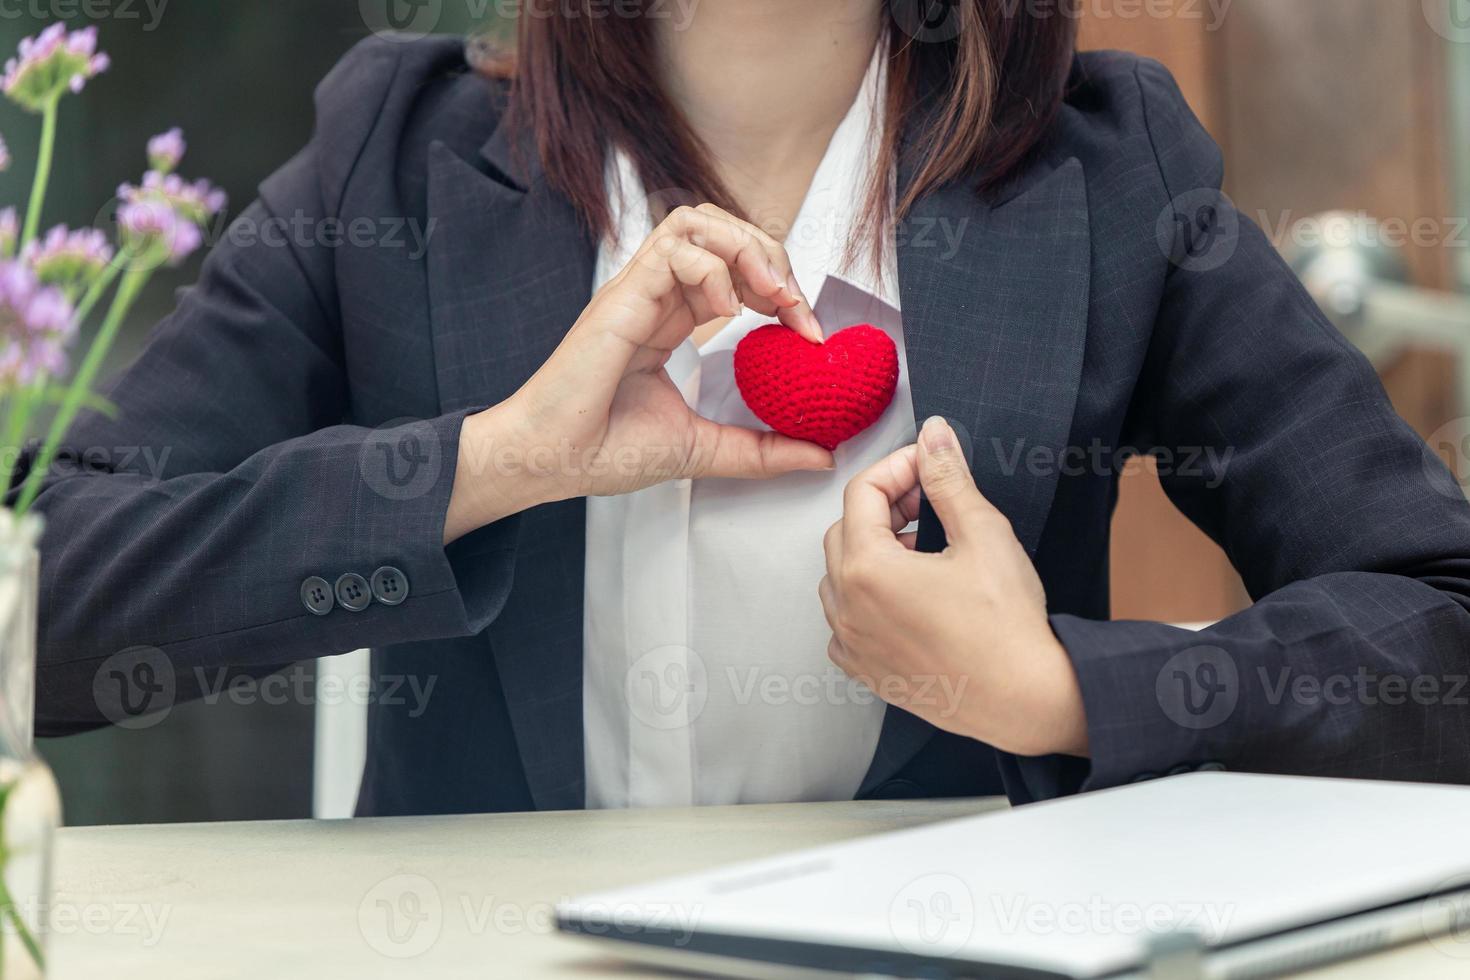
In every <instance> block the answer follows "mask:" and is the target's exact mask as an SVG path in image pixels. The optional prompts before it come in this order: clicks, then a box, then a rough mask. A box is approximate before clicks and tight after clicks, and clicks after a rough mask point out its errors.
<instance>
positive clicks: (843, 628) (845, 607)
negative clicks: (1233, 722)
mask: <svg viewBox="0 0 1470 980" xmlns="http://www.w3.org/2000/svg"><path fill="white" fill-rule="evenodd" d="M920 488H922V490H923V493H924V494H925V495H926V496H927V497H928V498H929V502H930V504H931V505H932V506H933V508H934V512H935V513H936V514H937V515H938V516H939V519H940V521H941V522H942V523H943V524H944V529H945V533H946V535H947V537H948V539H949V547H947V548H946V549H945V550H944V551H943V552H942V553H941V554H937V555H931V554H922V553H919V552H916V551H914V550H913V549H914V541H913V536H912V535H911V534H909V535H900V534H899V533H898V532H899V531H901V530H902V528H903V527H904V526H905V525H907V524H908V523H909V522H910V521H912V520H914V519H915V518H916V517H917V516H918V511H919V493H920ZM825 544H826V550H827V576H826V578H824V579H822V583H821V586H820V588H819V592H820V594H821V598H822V608H823V610H824V611H825V612H826V615H827V622H828V623H829V624H831V626H832V633H833V636H832V641H831V644H830V645H829V647H828V655H829V656H830V657H831V659H832V662H833V663H835V664H837V666H839V667H841V668H842V669H843V670H844V671H846V672H847V674H848V675H850V676H851V677H853V678H856V679H858V680H860V681H862V682H863V683H865V684H866V685H867V686H868V687H869V688H870V689H871V690H872V691H873V693H875V694H877V695H878V696H879V697H881V698H883V699H884V700H885V701H888V702H889V703H891V704H895V705H897V706H898V707H900V708H904V709H906V710H908V711H910V712H912V713H913V714H916V715H918V716H919V717H920V718H923V719H924V720H925V721H927V722H929V723H930V724H932V725H934V726H936V727H938V728H942V729H944V730H946V731H950V732H954V733H956V734H959V735H965V736H968V737H970V738H976V739H980V740H981V741H983V742H988V743H989V744H991V745H994V746H995V747H996V748H999V749H1001V750H1003V751H1006V752H1013V753H1015V754H1017V755H1025V756H1038V755H1048V754H1051V753H1054V752H1060V753H1065V754H1068V755H1076V756H1085V755H1086V754H1087V719H1086V715H1085V713H1084V710H1083V705H1082V695H1081V692H1080V691H1079V689H1078V686H1077V677H1076V674H1075V673H1074V671H1073V669H1072V665H1071V662H1070V660H1069V659H1068V657H1067V653H1066V651H1065V650H1064V649H1063V648H1062V645H1061V643H1060V642H1058V640H1057V638H1056V636H1055V635H1054V634H1053V633H1052V631H1051V626H1050V625H1049V623H1048V621H1047V615H1046V594H1045V592H1044V591H1043V590H1042V586H1041V579H1040V578H1038V577H1037V575H1036V569H1035V568H1034V567H1033V566H1032V564H1031V560H1030V559H1029V558H1028V557H1027V555H1026V551H1025V549H1024V548H1022V547H1021V543H1020V542H1019V541H1017V540H1016V536H1015V534H1014V533H1012V531H1011V525H1010V522H1009V521H1007V520H1006V518H1005V516H1004V515H1003V514H1001V512H1000V511H998V510H996V509H995V507H994V506H992V505H991V503H990V502H989V501H988V500H986V499H985V498H984V497H983V496H981V494H980V491H979V489H978V488H977V487H976V486H975V481H974V479H973V478H972V477H971V475H970V471H969V467H968V466H966V464H965V457H964V453H963V452H962V451H961V449H960V446H959V441H958V440H957V439H956V438H955V434H954V430H953V429H951V428H950V427H949V425H948V424H947V423H946V422H945V421H944V420H943V419H930V420H929V422H927V423H926V424H925V425H924V429H923V431H922V432H921V433H920V436H919V445H917V446H909V447H907V448H905V449H903V450H900V451H899V452H897V453H895V454H894V455H892V456H890V457H888V458H887V459H885V460H883V461H882V462H880V463H878V464H877V465H875V466H873V467H871V468H870V469H868V470H866V471H864V472H863V473H862V474H860V475H859V476H857V477H856V478H855V479H853V481H852V482H851V483H849V484H848V486H847V492H846V495H845V497H844V500H843V516H842V520H840V521H838V522H837V523H836V524H834V525H833V526H832V528H831V530H829V531H828V532H827V538H826V542H825Z"/></svg>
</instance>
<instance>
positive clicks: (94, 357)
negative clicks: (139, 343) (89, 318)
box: [15, 262, 153, 517]
mask: <svg viewBox="0 0 1470 980" xmlns="http://www.w3.org/2000/svg"><path fill="white" fill-rule="evenodd" d="M152 274H153V265H152V263H148V262H143V263H141V264H140V265H138V266H135V267H134V268H131V269H129V270H128V271H127V273H126V274H125V275H124V276H123V277H122V282H121V283H120V284H119V285H118V287H117V293H116V294H115V295H114V296H113V297H112V307H111V308H110V309H109V310H108V311H107V318H106V319H104V320H103V321H102V326H101V327H100V328H99V329H98V331H97V337H96V339H94V340H93V341H92V346H91V347H90V348H89V349H88V350H87V356H86V359H85V360H83V361H82V366H81V367H80V368H78V369H77V374H76V377H75V378H73V379H72V381H71V387H69V388H67V390H66V396H65V397H64V398H63V399H62V401H61V407H60V408H59V409H57V410H56V417H55V418H54V419H52V420H51V428H50V429H48V430H47V432H46V441H45V442H44V443H43V444H42V445H41V452H40V454H39V455H38V456H37V457H36V461H35V463H34V464H32V466H31V471H30V473H28V474H26V482H25V485H24V486H23V487H22V488H21V492H20V498H19V499H18V500H17V501H16V502H15V514H16V516H17V517H19V516H20V515H22V514H24V513H25V512H26V511H27V510H29V509H30V506H31V504H33V503H35V500H36V497H37V495H38V494H40V492H41V482H42V481H43V480H45V479H46V473H47V471H48V470H50V469H51V463H52V461H53V460H54V459H55V458H56V451H57V449H58V448H60V446H61V440H62V439H63V438H64V437H65V436H66V431H67V429H69V428H71V424H72V422H73V421H74V420H75V419H76V417H77V412H78V411H80V410H81V407H82V404H83V403H84V402H85V401H86V400H87V396H88V395H89V394H90V393H91V391H92V383H93V382H94V381H96V379H97V372H98V371H99V370H101V368H102V362H103V361H104V360H105V359H106V358H107V352H108V351H109V350H110V349H111V348H112V342H113V341H114V340H116V339H117V332H118V329H119V328H120V327H121V326H122V324H123V321H124V320H125V319H127V315H128V311H129V310H130V309H132V306H133V302H134V301H135V300H136V299H137V298H138V294H139V293H140V292H142V290H143V286H144V285H145V284H146V283H147V282H148V278H149V277H150V276H151V275H152Z"/></svg>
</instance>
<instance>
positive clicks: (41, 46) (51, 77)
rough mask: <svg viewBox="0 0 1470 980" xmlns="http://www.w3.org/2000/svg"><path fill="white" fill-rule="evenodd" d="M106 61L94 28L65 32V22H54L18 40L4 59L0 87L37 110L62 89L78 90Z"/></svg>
mask: <svg viewBox="0 0 1470 980" xmlns="http://www.w3.org/2000/svg"><path fill="white" fill-rule="evenodd" d="M110 64H111V59H109V58H108V57H107V55H105V54H103V53H101V52H99V51H98V50H97V28H95V27H84V28H83V29H81V30H79V31H73V32H71V33H70V34H68V33H67V31H66V25H65V24H61V23H56V24H52V25H51V26H50V27H48V28H46V29H45V30H44V31H42V32H41V33H40V34H39V35H37V36H36V37H33V38H32V37H28V38H26V39H25V40H23V41H21V42H20V49H19V51H17V52H16V57H14V58H11V59H10V60H9V61H7V62H6V63H5V76H4V79H3V80H0V89H3V90H4V92H5V94H6V95H7V96H8V97H9V98H10V100H11V101H12V102H14V103H15V104H16V105H18V106H20V107H21V108H23V109H28V110H30V111H31V112H40V111H42V110H43V109H45V108H46V106H47V105H49V104H50V103H52V102H54V101H55V100H56V99H59V98H61V96H62V95H64V94H65V93H66V92H68V91H71V92H80V91H81V90H82V88H83V87H84V86H85V85H86V84H87V81H88V80H89V79H91V78H94V77H96V76H97V75H100V74H101V73H102V72H104V71H106V70H107V68H108V66H109V65H110Z"/></svg>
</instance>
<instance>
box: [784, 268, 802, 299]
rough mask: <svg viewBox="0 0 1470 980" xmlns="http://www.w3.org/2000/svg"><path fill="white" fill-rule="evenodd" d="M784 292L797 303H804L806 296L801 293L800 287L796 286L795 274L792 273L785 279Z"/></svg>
mask: <svg viewBox="0 0 1470 980" xmlns="http://www.w3.org/2000/svg"><path fill="white" fill-rule="evenodd" d="M786 291H787V292H788V293H790V294H791V298H792V299H794V300H796V301H797V302H798V303H805V302H806V294H805V293H803V292H802V291H801V287H800V286H798V285H797V284H796V273H794V272H793V273H792V274H791V275H789V276H787V277H786Z"/></svg>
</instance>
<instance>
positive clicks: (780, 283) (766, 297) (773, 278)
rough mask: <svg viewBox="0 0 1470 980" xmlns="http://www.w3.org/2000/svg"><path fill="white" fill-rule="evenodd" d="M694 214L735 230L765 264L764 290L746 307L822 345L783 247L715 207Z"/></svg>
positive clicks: (818, 328) (701, 208)
mask: <svg viewBox="0 0 1470 980" xmlns="http://www.w3.org/2000/svg"><path fill="white" fill-rule="evenodd" d="M694 211H695V212H696V213H697V214H699V215H703V216H706V217H710V218H714V219H717V220H719V221H723V222H726V223H728V224H729V225H730V226H731V227H733V228H734V229H735V231H736V234H737V236H738V237H739V238H740V240H741V241H748V242H751V243H753V244H754V245H755V246H758V248H759V250H760V261H762V262H763V263H764V264H765V268H766V272H767V274H766V275H765V276H764V277H763V287H764V288H760V289H757V290H755V293H756V295H755V296H753V297H751V298H750V302H749V305H750V307H751V308H752V309H756V310H759V311H760V312H762V313H766V314H771V315H775V316H777V317H779V318H780V319H781V322H782V323H785V324H786V325H787V326H789V327H791V328H792V329H794V330H795V331H796V332H797V333H799V334H801V335H802V336H803V337H805V338H806V339H807V340H809V341H811V342H812V343H816V344H820V343H822V342H823V336H822V328H821V325H820V324H819V323H818V322H817V318H816V314H815V312H813V310H812V306H811V303H810V302H808V300H807V298H806V295H805V294H804V293H803V292H802V291H801V286H800V284H798V283H797V281H796V274H795V272H794V271H793V270H792V267H791V256H790V255H789V254H788V253H787V251H786V246H784V245H782V244H781V243H780V242H778V241H776V239H774V238H773V237H771V236H770V235H769V234H767V233H766V231H765V230H764V229H762V228H761V227H760V226H758V225H755V224H752V223H751V222H749V221H745V220H744V219H742V218H738V217H736V216H735V215H733V214H731V213H730V212H728V211H726V210H724V209H723V208H720V207H718V206H717V205H714V204H701V205H699V207H697V208H695V209H694ZM752 251H753V250H747V251H746V253H745V254H750V252H752ZM750 258H751V260H752V261H755V256H754V254H750Z"/></svg>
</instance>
